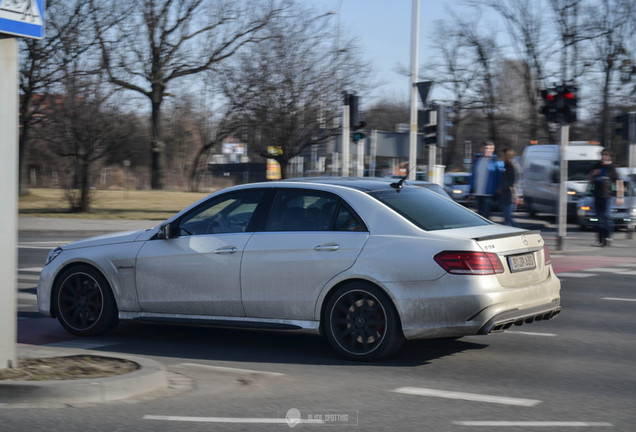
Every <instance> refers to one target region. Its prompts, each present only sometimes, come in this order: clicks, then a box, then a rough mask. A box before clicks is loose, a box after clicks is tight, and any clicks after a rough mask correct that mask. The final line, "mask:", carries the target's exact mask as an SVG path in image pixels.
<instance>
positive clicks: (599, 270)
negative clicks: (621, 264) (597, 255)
mask: <svg viewBox="0 0 636 432" xmlns="http://www.w3.org/2000/svg"><path fill="white" fill-rule="evenodd" d="M583 271H586V272H597V273H627V272H628V270H627V269H622V268H616V267H597V268H589V269H585V270H583Z"/></svg>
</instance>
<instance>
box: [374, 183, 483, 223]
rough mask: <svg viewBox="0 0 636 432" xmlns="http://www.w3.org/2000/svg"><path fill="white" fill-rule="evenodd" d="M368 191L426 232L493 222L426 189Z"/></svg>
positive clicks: (406, 188) (407, 188)
mask: <svg viewBox="0 0 636 432" xmlns="http://www.w3.org/2000/svg"><path fill="white" fill-rule="evenodd" d="M369 194H370V195H371V196H372V197H374V198H375V199H377V200H378V201H380V202H382V203H384V204H386V205H387V206H389V207H390V208H392V209H393V210H395V211H396V212H398V213H399V214H401V215H402V216H404V217H405V218H407V219H408V220H410V221H411V222H413V223H414V224H415V225H417V226H418V227H420V228H422V229H424V230H426V231H434V230H443V229H453V228H466V227H474V226H481V225H489V224H490V222H489V221H487V220H484V219H482V218H481V217H479V216H478V215H477V214H475V213H473V212H472V211H470V210H468V209H467V208H466V207H464V206H462V205H460V204H457V203H455V202H454V201H452V200H450V199H449V198H444V197H442V196H440V195H438V194H436V193H434V192H431V191H430V190H426V189H424V188H419V187H404V188H403V189H402V190H401V191H400V192H399V193H398V192H396V191H395V190H393V189H391V190H382V191H373V192H370V193H369Z"/></svg>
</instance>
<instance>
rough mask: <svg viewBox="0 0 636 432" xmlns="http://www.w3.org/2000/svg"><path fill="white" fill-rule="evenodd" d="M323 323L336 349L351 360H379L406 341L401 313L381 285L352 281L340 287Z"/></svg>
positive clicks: (331, 300) (333, 295) (324, 316)
mask: <svg viewBox="0 0 636 432" xmlns="http://www.w3.org/2000/svg"><path fill="white" fill-rule="evenodd" d="M323 326H324V329H325V335H326V337H327V340H328V341H329V343H330V344H331V346H332V347H333V349H334V350H335V351H336V352H337V353H338V354H340V355H341V356H342V357H345V358H347V359H350V360H356V361H369V360H378V359H380V358H383V357H387V356H389V355H391V354H393V353H394V352H395V351H396V350H397V349H398V348H399V347H400V346H401V345H402V342H403V341H404V334H403V333H402V327H401V324H400V320H399V318H398V315H397V312H396V311H395V307H394V306H393V303H392V302H391V300H390V299H389V297H388V296H387V295H386V294H385V293H384V292H383V291H382V290H380V289H379V288H378V287H376V286H374V285H371V284H367V283H364V282H352V283H348V284H346V285H343V286H342V287H340V288H338V289H337V290H336V291H335V292H334V293H333V294H332V295H331V297H330V298H329V301H328V302H327V305H326V307H325V309H324V312H323Z"/></svg>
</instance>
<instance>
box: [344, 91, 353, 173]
mask: <svg viewBox="0 0 636 432" xmlns="http://www.w3.org/2000/svg"><path fill="white" fill-rule="evenodd" d="M349 116H350V112H349V94H347V93H345V94H344V105H343V110H342V176H343V177H349V139H350V137H351V132H350V123H351V119H350V118H349Z"/></svg>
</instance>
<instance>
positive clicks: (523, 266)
mask: <svg viewBox="0 0 636 432" xmlns="http://www.w3.org/2000/svg"><path fill="white" fill-rule="evenodd" d="M508 265H509V266H510V271H511V272H513V273H514V272H520V271H524V270H532V269H534V268H536V267H537V264H536V263H535V262H534V254H533V253H527V254H523V255H512V256H509V257H508Z"/></svg>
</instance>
